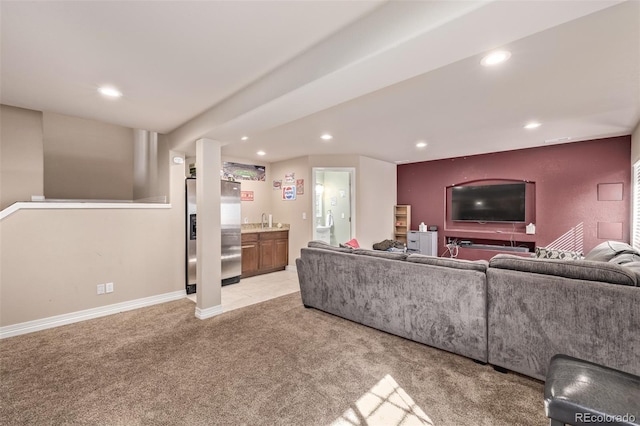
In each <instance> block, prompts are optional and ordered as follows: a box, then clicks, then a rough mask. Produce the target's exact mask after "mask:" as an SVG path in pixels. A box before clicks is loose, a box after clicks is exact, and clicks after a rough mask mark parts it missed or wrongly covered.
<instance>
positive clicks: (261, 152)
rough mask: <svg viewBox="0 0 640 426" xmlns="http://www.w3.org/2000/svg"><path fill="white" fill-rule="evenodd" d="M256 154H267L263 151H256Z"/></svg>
mask: <svg viewBox="0 0 640 426" xmlns="http://www.w3.org/2000/svg"><path fill="white" fill-rule="evenodd" d="M256 154H258V155H266V154H267V153H266V152H264V151H258V152H256Z"/></svg>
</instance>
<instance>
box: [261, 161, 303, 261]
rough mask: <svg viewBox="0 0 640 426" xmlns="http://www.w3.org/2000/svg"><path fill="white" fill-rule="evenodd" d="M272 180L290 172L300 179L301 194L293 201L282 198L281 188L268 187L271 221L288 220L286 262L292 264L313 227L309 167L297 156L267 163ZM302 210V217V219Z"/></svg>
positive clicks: (286, 221) (282, 178)
mask: <svg viewBox="0 0 640 426" xmlns="http://www.w3.org/2000/svg"><path fill="white" fill-rule="evenodd" d="M271 170H272V175H271V179H272V180H283V185H285V183H284V177H285V174H287V173H294V174H295V179H304V183H305V189H304V194H302V195H300V194H298V195H297V197H296V200H295V201H285V200H283V199H282V191H274V190H271V211H273V213H272V214H273V221H274V223H278V222H281V223H288V224H289V225H291V229H290V230H289V265H295V261H296V258H297V257H300V248H302V247H306V246H307V243H308V242H309V241H310V240H311V230H312V226H313V209H312V196H313V194H312V191H311V168H310V167H309V158H308V157H299V158H294V159H292V160H287V161H279V162H277V163H272V164H271ZM303 213H304V214H305V215H306V219H303V218H302V216H303Z"/></svg>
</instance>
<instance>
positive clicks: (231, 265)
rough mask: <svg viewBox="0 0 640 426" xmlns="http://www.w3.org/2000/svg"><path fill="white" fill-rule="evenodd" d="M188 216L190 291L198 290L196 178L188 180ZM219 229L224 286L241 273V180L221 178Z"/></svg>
mask: <svg viewBox="0 0 640 426" xmlns="http://www.w3.org/2000/svg"><path fill="white" fill-rule="evenodd" d="M186 191H187V196H186V216H187V258H186V286H187V294H191V293H195V292H196V284H197V283H196V262H197V260H196V259H197V258H196V238H197V235H198V232H197V219H196V217H197V206H196V179H195V178H187V179H186ZM220 195H221V196H220V220H221V223H220V228H221V233H222V234H221V239H220V240H221V244H222V259H220V262H221V269H222V285H227V284H233V283H237V282H239V281H240V274H241V273H242V241H241V236H240V222H241V220H240V217H241V212H240V182H230V181H226V180H223V181H220Z"/></svg>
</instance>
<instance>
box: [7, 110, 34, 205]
mask: <svg viewBox="0 0 640 426" xmlns="http://www.w3.org/2000/svg"><path fill="white" fill-rule="evenodd" d="M43 164H44V155H43V145H42V113H41V112H39V111H31V110H28V109H22V108H15V107H11V106H7V105H0V210H2V209H4V208H6V207H8V206H10V205H11V204H13V203H15V202H16V201H30V200H31V196H32V195H43V194H44V174H43V167H44V166H43Z"/></svg>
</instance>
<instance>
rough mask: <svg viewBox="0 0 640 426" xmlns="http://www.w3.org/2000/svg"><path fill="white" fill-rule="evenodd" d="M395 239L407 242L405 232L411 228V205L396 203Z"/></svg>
mask: <svg viewBox="0 0 640 426" xmlns="http://www.w3.org/2000/svg"><path fill="white" fill-rule="evenodd" d="M394 220H395V224H394V225H395V232H394V236H395V239H396V240H398V241H402V242H403V243H406V242H407V234H408V233H409V230H410V229H411V206H410V205H398V206H395V215H394Z"/></svg>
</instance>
